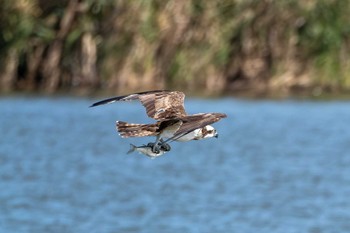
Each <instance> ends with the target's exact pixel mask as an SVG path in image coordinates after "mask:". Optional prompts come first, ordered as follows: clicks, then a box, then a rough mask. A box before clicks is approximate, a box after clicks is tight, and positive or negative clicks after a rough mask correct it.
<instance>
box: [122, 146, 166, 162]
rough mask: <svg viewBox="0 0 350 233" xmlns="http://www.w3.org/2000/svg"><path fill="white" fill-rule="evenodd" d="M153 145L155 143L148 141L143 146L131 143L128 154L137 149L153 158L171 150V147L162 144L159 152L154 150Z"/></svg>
mask: <svg viewBox="0 0 350 233" xmlns="http://www.w3.org/2000/svg"><path fill="white" fill-rule="evenodd" d="M153 145H154V143H148V144H147V145H142V146H135V145H133V144H130V150H129V151H128V152H127V154H131V153H132V152H134V151H137V152H139V153H141V154H144V155H146V156H148V157H150V158H151V159H154V158H156V157H159V156H161V155H163V154H165V153H166V152H168V151H170V148H165V147H163V146H161V147H160V148H159V150H158V151H157V152H153Z"/></svg>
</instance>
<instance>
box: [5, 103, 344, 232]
mask: <svg viewBox="0 0 350 233" xmlns="http://www.w3.org/2000/svg"><path fill="white" fill-rule="evenodd" d="M95 100H97V99H80V98H62V97H59V98H38V97H27V98H25V97H2V98H1V99H0V132H1V138H0V232H1V233H3V232H6V233H7V232H16V233H21V232H36V233H41V232H43V233H44V232H45V233H47V232H50V233H51V232H57V233H62V232H68V233H69V232H74V233H80V232H82V233H85V232H89V233H91V232H96V233H97V232H98V233H104V232H106V233H107V232H108V233H116V232H123V233H131V232H135V233H136V232H137V233H139V232H141V233H143V232H144V233H146V232H152V233H157V232H161V233H173V232H174V233H175V232H190V233H192V232H195V233H197V232H198V233H206V232H208V233H212V232H215V233H217V232H219V233H221V232H222V233H228V232H239V233H241V232H243V233H250V232H251V233H256V232H260V233H261V232H262V233H265V232H266V233H271V232H281V233H289V232H291V233H292V232H293V233H294V232H295V233H300V232H310V233H322V232H327V233H329V232H334V233H338V232H350V123H349V120H350V102H346V101H328V102H322V101H318V102H311V101H293V100H287V101H249V100H238V99H231V98H226V99H216V100H199V99H189V100H187V101H186V108H187V109H188V112H189V113H196V112H225V113H227V115H228V116H229V117H228V118H226V119H224V120H222V121H220V122H218V123H216V124H215V125H214V126H215V127H216V128H217V130H218V131H219V134H220V135H219V138H218V139H215V138H214V139H207V140H203V141H194V142H187V143H174V144H172V151H171V152H169V153H167V154H165V155H164V156H162V157H159V158H157V159H154V160H152V159H149V158H148V157H146V156H143V155H140V154H137V153H134V154H129V155H127V154H126V152H127V151H128V149H129V143H135V144H137V145H140V144H142V143H147V142H149V141H151V138H147V139H146V138H143V139H121V138H120V137H119V136H118V134H117V133H116V132H115V126H114V124H115V120H127V121H130V122H152V119H148V118H147V117H145V114H144V109H143V108H142V106H141V105H140V104H139V103H137V102H132V103H115V104H111V105H106V106H101V107H96V108H88V106H89V105H90V104H91V103H92V102H94V101H95ZM152 140H153V139H152Z"/></svg>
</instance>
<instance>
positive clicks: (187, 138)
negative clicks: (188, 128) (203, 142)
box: [176, 129, 201, 142]
mask: <svg viewBox="0 0 350 233" xmlns="http://www.w3.org/2000/svg"><path fill="white" fill-rule="evenodd" d="M200 133H201V129H196V130H194V131H192V132H191V133H188V134H186V135H184V136H182V137H181V138H178V139H176V141H178V142H187V141H191V140H193V139H195V138H199V135H200Z"/></svg>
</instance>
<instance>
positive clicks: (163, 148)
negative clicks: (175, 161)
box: [160, 143, 171, 151]
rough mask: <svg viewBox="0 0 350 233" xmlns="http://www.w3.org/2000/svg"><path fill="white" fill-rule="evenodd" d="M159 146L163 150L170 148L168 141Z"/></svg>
mask: <svg viewBox="0 0 350 233" xmlns="http://www.w3.org/2000/svg"><path fill="white" fill-rule="evenodd" d="M160 148H161V149H162V150H164V151H170V150H171V147H170V145H169V144H168V143H162V144H161V146H160Z"/></svg>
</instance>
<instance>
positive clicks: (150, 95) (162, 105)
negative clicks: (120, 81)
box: [90, 90, 187, 120]
mask: <svg viewBox="0 0 350 233" xmlns="http://www.w3.org/2000/svg"><path fill="white" fill-rule="evenodd" d="M131 100H140V101H141V103H142V105H143V106H144V107H145V108H146V112H147V115H148V116H149V117H151V118H153V119H155V120H165V119H171V118H179V117H184V116H186V115H187V114H186V111H185V107H184V101H185V94H184V93H183V92H180V91H166V90H157V91H146V92H139V93H134V94H130V95H123V96H116V97H112V98H108V99H104V100H101V101H99V102H96V103H94V104H92V105H91V106H90V107H95V106H99V105H103V104H110V103H114V102H116V101H131Z"/></svg>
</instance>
